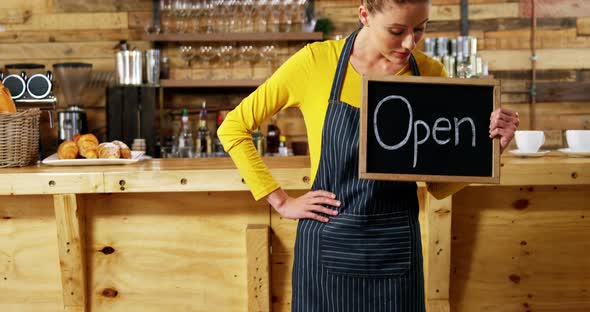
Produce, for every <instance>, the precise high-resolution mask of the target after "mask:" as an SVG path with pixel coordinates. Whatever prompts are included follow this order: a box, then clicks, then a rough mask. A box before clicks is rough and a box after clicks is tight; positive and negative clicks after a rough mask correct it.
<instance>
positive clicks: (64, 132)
mask: <svg viewBox="0 0 590 312" xmlns="http://www.w3.org/2000/svg"><path fill="white" fill-rule="evenodd" d="M57 125H58V143H61V142H63V141H65V140H70V141H72V140H73V139H74V135H76V134H84V133H88V121H87V119H86V112H85V111H84V110H83V109H82V108H81V107H78V106H72V107H69V108H68V109H67V110H64V111H60V112H57Z"/></svg>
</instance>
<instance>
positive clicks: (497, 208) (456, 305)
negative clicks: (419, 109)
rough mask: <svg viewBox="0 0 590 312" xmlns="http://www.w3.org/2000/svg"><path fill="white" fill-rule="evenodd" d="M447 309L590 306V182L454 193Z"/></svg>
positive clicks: (579, 309)
mask: <svg viewBox="0 0 590 312" xmlns="http://www.w3.org/2000/svg"><path fill="white" fill-rule="evenodd" d="M452 238H453V241H452V247H451V248H452V260H451V294H450V298H451V311H456V312H472V311H535V312H550V311H568V312H585V311H589V310H590V186H588V185H585V186H555V187H553V186H534V187H523V186H521V187H469V188H466V189H464V190H463V191H461V192H459V193H457V194H455V195H454V197H453V227H452Z"/></svg>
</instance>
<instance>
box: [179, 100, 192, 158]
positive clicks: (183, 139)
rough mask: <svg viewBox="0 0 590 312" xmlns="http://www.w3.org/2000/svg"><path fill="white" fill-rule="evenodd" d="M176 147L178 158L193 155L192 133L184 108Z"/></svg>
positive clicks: (186, 111)
mask: <svg viewBox="0 0 590 312" xmlns="http://www.w3.org/2000/svg"><path fill="white" fill-rule="evenodd" d="M176 147H177V148H176V149H177V151H178V157H180V158H192V157H193V155H194V152H193V148H194V145H193V133H192V131H191V126H190V122H189V119H188V110H187V109H186V107H185V108H183V109H182V127H181V129H180V133H179V134H178V139H177V142H176Z"/></svg>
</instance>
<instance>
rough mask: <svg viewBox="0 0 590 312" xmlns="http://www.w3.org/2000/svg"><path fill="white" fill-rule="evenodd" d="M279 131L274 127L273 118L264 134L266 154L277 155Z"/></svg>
mask: <svg viewBox="0 0 590 312" xmlns="http://www.w3.org/2000/svg"><path fill="white" fill-rule="evenodd" d="M280 136H281V130H280V129H279V127H277V126H276V125H275V118H272V120H271V123H270V124H269V125H268V132H267V133H266V152H267V153H269V154H271V155H274V154H278V153H279V137H280Z"/></svg>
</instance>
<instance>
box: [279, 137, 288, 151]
mask: <svg viewBox="0 0 590 312" xmlns="http://www.w3.org/2000/svg"><path fill="white" fill-rule="evenodd" d="M279 141H280V142H279V156H289V149H287V138H285V136H284V135H281V137H280V138H279Z"/></svg>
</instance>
